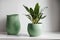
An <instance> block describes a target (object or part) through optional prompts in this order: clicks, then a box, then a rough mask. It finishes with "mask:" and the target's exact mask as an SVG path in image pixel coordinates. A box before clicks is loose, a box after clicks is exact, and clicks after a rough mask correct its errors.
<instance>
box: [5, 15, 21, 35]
mask: <svg viewBox="0 0 60 40" xmlns="http://www.w3.org/2000/svg"><path fill="white" fill-rule="evenodd" d="M6 25H7V26H6V31H7V34H9V35H17V34H18V33H19V30H20V21H19V15H18V14H13V15H7V24H6Z"/></svg>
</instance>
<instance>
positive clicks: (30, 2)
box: [0, 0, 59, 33]
mask: <svg viewBox="0 0 60 40" xmlns="http://www.w3.org/2000/svg"><path fill="white" fill-rule="evenodd" d="M37 2H39V3H40V5H41V7H42V8H43V7H45V6H48V9H46V11H44V12H45V15H47V17H46V18H45V19H44V20H43V25H44V28H43V29H44V31H48V32H51V31H58V30H59V11H58V9H59V5H58V0H0V32H5V31H6V15H8V14H20V19H21V20H20V22H21V30H20V31H21V33H22V32H23V33H27V24H28V23H30V21H29V20H28V18H26V16H25V15H24V14H27V13H28V12H27V11H26V10H25V9H24V7H23V4H24V5H26V6H28V7H34V5H35V4H36V3H37Z"/></svg>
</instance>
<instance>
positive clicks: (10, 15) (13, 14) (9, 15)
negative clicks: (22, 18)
mask: <svg viewBox="0 0 60 40" xmlns="http://www.w3.org/2000/svg"><path fill="white" fill-rule="evenodd" d="M16 15H19V14H11V15H7V16H16Z"/></svg>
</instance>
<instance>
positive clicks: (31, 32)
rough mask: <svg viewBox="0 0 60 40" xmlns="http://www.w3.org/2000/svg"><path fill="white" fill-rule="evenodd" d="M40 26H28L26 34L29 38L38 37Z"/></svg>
mask: <svg viewBox="0 0 60 40" xmlns="http://www.w3.org/2000/svg"><path fill="white" fill-rule="evenodd" d="M41 25H42V24H31V23H30V24H28V33H29V35H30V37H36V36H40V34H41Z"/></svg>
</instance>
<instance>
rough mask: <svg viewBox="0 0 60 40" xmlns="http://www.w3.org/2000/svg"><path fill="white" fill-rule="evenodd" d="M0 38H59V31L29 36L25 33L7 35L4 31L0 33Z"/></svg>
mask: <svg viewBox="0 0 60 40" xmlns="http://www.w3.org/2000/svg"><path fill="white" fill-rule="evenodd" d="M0 39H15V40H17V39H21V40H22V39H29V40H30V39H33V40H34V39H60V33H44V34H41V35H40V36H39V37H29V36H28V35H26V34H20V35H18V36H16V35H7V34H6V33H0Z"/></svg>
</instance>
